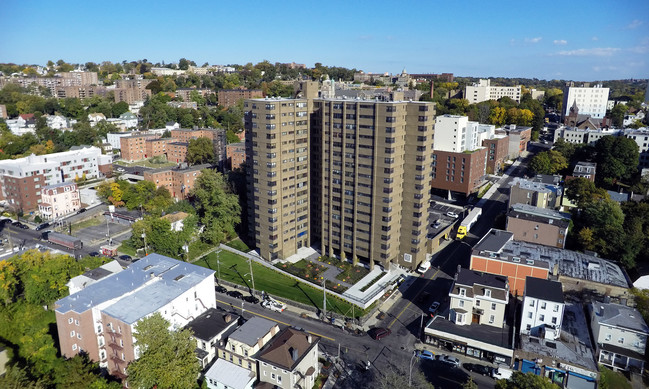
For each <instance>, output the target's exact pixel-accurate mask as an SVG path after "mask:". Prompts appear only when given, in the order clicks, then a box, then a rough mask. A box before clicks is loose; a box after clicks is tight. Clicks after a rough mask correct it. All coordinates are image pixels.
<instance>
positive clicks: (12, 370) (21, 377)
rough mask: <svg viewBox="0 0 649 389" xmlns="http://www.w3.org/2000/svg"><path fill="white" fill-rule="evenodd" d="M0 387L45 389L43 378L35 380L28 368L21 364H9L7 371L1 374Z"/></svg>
mask: <svg viewBox="0 0 649 389" xmlns="http://www.w3.org/2000/svg"><path fill="white" fill-rule="evenodd" d="M0 388H4V389H45V385H43V383H42V382H41V380H36V381H35V380H33V379H32V378H31V377H30V376H29V372H28V371H27V369H22V368H20V367H19V366H16V365H14V366H7V371H6V372H5V374H4V375H3V376H0Z"/></svg>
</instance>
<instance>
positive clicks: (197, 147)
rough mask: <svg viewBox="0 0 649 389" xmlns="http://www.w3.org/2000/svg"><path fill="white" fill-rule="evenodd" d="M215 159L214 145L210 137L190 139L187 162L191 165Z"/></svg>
mask: <svg viewBox="0 0 649 389" xmlns="http://www.w3.org/2000/svg"><path fill="white" fill-rule="evenodd" d="M212 161H214V145H213V144H212V141H211V140H210V139H209V138H203V137H200V138H196V139H190V140H189V145H187V162H188V163H189V164H191V165H198V164H201V163H208V162H212Z"/></svg>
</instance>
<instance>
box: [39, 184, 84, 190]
mask: <svg viewBox="0 0 649 389" xmlns="http://www.w3.org/2000/svg"><path fill="white" fill-rule="evenodd" d="M71 185H74V186H77V184H76V183H74V182H61V183H59V184H52V185H46V186H44V187H43V190H46V189H54V188H62V187H64V186H71Z"/></svg>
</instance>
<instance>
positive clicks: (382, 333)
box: [367, 327, 392, 340]
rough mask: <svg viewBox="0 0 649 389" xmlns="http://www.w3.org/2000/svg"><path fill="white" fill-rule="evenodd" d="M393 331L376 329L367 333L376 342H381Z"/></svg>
mask: <svg viewBox="0 0 649 389" xmlns="http://www.w3.org/2000/svg"><path fill="white" fill-rule="evenodd" d="M391 333H392V331H391V330H390V329H389V328H381V327H374V328H371V329H370V330H369V331H367V334H368V335H369V336H370V337H371V338H372V339H374V340H381V339H383V338H385V337H386V336H388V335H390V334H391Z"/></svg>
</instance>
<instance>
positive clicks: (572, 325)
mask: <svg viewBox="0 0 649 389" xmlns="http://www.w3.org/2000/svg"><path fill="white" fill-rule="evenodd" d="M583 312H584V311H583V309H582V306H581V304H579V303H577V304H566V307H565V310H564V313H563V320H562V327H561V337H560V338H559V339H557V340H546V339H541V338H537V337H534V336H527V335H521V338H520V339H521V342H520V348H521V349H522V350H523V351H526V352H529V353H535V354H539V355H541V356H547V357H549V358H553V359H559V360H562V361H565V362H567V363H568V364H575V365H577V366H581V367H584V368H586V369H587V370H590V371H592V372H597V364H596V363H595V358H594V356H593V349H592V346H591V343H590V335H589V331H584V329H585V328H588V325H587V322H586V317H585V316H584V313H583Z"/></svg>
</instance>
